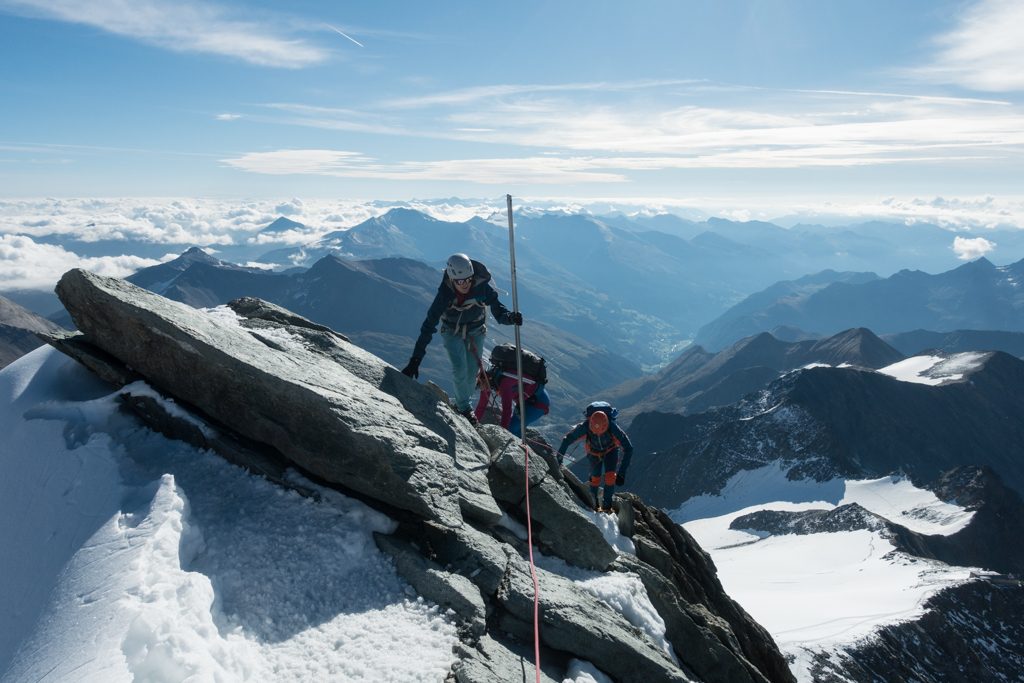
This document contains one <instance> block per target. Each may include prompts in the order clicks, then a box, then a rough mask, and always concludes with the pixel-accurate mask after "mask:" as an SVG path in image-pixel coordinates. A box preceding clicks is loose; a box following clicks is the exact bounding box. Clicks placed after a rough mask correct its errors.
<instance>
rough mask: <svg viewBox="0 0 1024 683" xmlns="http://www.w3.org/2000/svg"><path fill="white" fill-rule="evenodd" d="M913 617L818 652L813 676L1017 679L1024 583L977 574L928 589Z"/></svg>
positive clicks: (835, 681) (827, 680)
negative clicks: (838, 647)
mask: <svg viewBox="0 0 1024 683" xmlns="http://www.w3.org/2000/svg"><path fill="white" fill-rule="evenodd" d="M924 607H925V609H926V610H927V611H926V613H925V614H924V616H922V617H921V618H920V619H918V620H916V621H909V622H904V623H900V624H894V625H892V626H886V627H884V628H882V629H881V630H880V631H879V632H878V633H876V634H873V635H872V637H870V638H868V639H866V640H865V641H864V642H862V643H860V644H858V645H857V646H855V647H852V648H849V649H847V650H845V651H843V652H838V653H830V654H829V655H818V656H816V657H814V662H813V664H812V665H811V667H810V671H811V675H812V676H813V680H815V681H819V682H820V683H849V682H851V681H852V682H853V683H876V681H920V683H944V682H946V681H1019V680H1021V672H1022V671H1024V625H1022V622H1021V620H1020V615H1021V612H1022V611H1024V586H1022V585H1021V582H1020V581H1018V580H1013V579H1004V578H992V579H986V578H979V579H977V580H974V581H970V582H968V583H965V584H961V585H959V586H954V587H952V588H950V589H948V590H945V591H942V592H941V593H938V594H936V595H934V596H932V597H931V598H930V599H929V600H928V601H927V602H925V604H924Z"/></svg>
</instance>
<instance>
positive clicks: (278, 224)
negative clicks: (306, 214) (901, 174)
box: [260, 216, 306, 234]
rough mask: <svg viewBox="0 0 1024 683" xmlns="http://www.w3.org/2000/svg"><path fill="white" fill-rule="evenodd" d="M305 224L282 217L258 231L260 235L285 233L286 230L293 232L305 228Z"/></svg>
mask: <svg viewBox="0 0 1024 683" xmlns="http://www.w3.org/2000/svg"><path fill="white" fill-rule="evenodd" d="M305 227H306V226H305V224H303V223H299V222H298V221H293V220H292V219H290V218H285V217H284V216H280V217H278V218H277V219H276V220H275V221H274V222H273V223H271V224H270V225H268V226H267V227H265V228H263V229H262V230H260V232H261V233H263V234H266V233H273V232H286V231H288V230H295V229H298V228H305Z"/></svg>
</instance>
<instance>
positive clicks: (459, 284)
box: [452, 277, 473, 287]
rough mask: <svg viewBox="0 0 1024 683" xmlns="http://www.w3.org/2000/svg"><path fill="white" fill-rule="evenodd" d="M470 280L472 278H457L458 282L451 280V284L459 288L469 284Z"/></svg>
mask: <svg viewBox="0 0 1024 683" xmlns="http://www.w3.org/2000/svg"><path fill="white" fill-rule="evenodd" d="M472 280H473V278H471V277H463V278H459V279H458V280H452V282H453V283H454V284H456V285H458V286H460V287H461V286H462V285H464V284H466V283H467V282H471V281H472Z"/></svg>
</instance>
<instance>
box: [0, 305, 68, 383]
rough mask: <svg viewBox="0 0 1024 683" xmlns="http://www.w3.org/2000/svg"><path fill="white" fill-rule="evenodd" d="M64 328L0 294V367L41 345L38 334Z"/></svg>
mask: <svg viewBox="0 0 1024 683" xmlns="http://www.w3.org/2000/svg"><path fill="white" fill-rule="evenodd" d="M63 331H64V330H63V329H62V328H61V326H60V325H56V324H54V323H52V322H50V321H49V320H47V319H46V318H43V317H41V316H38V315H36V314H35V313H33V312H32V311H30V310H28V309H27V308H25V307H23V306H20V305H18V304H16V303H14V302H13V301H11V300H10V299H8V298H7V297H3V296H0V368H2V367H4V366H6V365H8V364H10V363H13V362H14V361H15V360H17V359H18V358H21V357H22V356H23V355H25V354H26V353H28V352H29V351H31V350H32V349H34V348H36V347H38V346H41V345H42V343H43V340H41V339H40V337H39V335H40V334H43V335H47V334H60V333H61V332H63Z"/></svg>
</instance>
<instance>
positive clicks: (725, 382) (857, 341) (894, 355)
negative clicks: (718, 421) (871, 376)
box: [601, 328, 904, 421]
mask: <svg viewBox="0 0 1024 683" xmlns="http://www.w3.org/2000/svg"><path fill="white" fill-rule="evenodd" d="M903 357H904V356H903V354H901V353H900V352H899V351H897V350H896V349H894V348H892V347H891V346H889V345H888V344H886V343H885V342H884V341H882V340H881V339H879V338H878V337H876V336H875V335H874V334H873V333H872V332H871V330H867V329H864V328H857V329H850V330H845V331H843V332H840V333H839V334H836V335H833V336H831V337H829V338H828V339H817V340H816V339H807V340H803V341H797V342H786V341H782V340H781V339H779V338H777V337H774V336H772V335H771V334H769V333H768V332H762V333H761V334H757V335H754V336H751V337H747V338H745V339H741V340H740V341H738V342H736V343H735V344H733V345H732V346H730V347H729V348H727V349H725V350H723V351H720V352H718V353H714V354H712V353H709V352H707V351H705V350H704V349H702V348H701V347H699V346H691V347H689V348H687V349H686V350H685V351H684V352H683V353H682V354H680V355H679V357H678V358H677V359H676V360H674V361H673V362H672V363H670V364H669V365H667V366H666V367H665V368H663V369H662V370H660V371H659V372H657V373H655V374H653V375H648V376H646V377H641V378H639V379H635V380H630V381H629V382H626V383H624V384H621V385H619V386H617V387H614V388H612V389H610V390H607V391H605V392H603V394H602V396H601V398H602V399H603V400H607V401H609V402H611V403H613V404H615V405H617V406H619V409H620V413H621V417H620V418H619V419H620V421H623V420H629V419H632V418H633V417H635V416H636V415H638V414H640V413H643V412H645V411H652V410H657V411H661V412H667V413H680V414H693V413H699V412H701V411H704V410H707V409H708V408H711V407H713V406H727V405H729V404H731V403H735V402H736V401H738V400H740V399H741V398H743V397H744V396H745V395H747V394H749V393H751V392H754V391H757V390H758V389H763V388H764V387H766V386H768V384H769V383H770V382H771V381H772V380H774V379H776V378H777V377H778V376H779V375H780V374H782V373H784V372H787V371H790V370H794V369H797V368H801V367H803V366H805V365H810V364H813V363H817V364H828V365H842V364H846V365H856V366H858V367H865V368H881V367H885V366H886V365H890V364H892V363H895V362H897V361H900V360H903Z"/></svg>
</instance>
